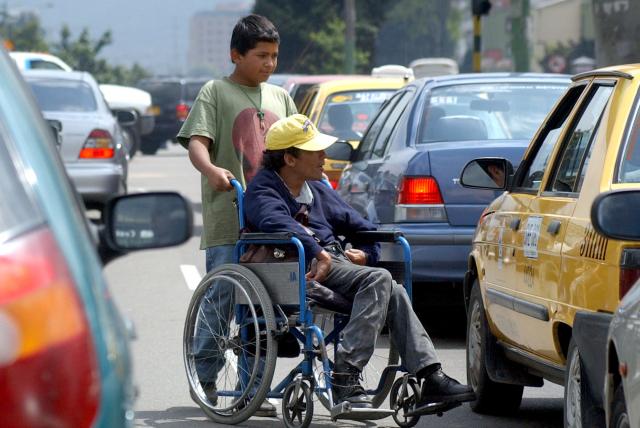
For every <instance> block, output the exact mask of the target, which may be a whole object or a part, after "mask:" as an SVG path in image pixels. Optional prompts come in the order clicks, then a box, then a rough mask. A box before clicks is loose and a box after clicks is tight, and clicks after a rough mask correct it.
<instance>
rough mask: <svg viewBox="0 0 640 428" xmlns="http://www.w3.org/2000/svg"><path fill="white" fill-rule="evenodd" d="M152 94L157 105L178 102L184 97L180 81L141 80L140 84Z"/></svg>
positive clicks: (140, 86)
mask: <svg viewBox="0 0 640 428" xmlns="http://www.w3.org/2000/svg"><path fill="white" fill-rule="evenodd" d="M138 87H139V88H140V89H142V90H145V91H147V92H149V93H150V94H151V98H152V99H153V103H154V104H155V105H167V104H168V105H173V104H177V103H178V102H179V101H180V99H181V98H182V96H181V94H180V83H179V82H153V81H146V82H141V83H140V84H139V86H138Z"/></svg>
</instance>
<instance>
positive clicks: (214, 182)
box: [207, 166, 235, 192]
mask: <svg viewBox="0 0 640 428" xmlns="http://www.w3.org/2000/svg"><path fill="white" fill-rule="evenodd" d="M233 178H235V177H234V176H233V174H232V173H231V171H228V170H226V169H224V168H220V167H218V166H213V168H212V169H211V170H210V172H209V173H208V174H207V181H208V182H209V186H211V187H212V188H213V189H214V190H216V191H218V192H228V191H229V190H233V186H232V185H231V179H233Z"/></svg>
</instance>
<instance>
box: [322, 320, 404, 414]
mask: <svg viewBox="0 0 640 428" xmlns="http://www.w3.org/2000/svg"><path fill="white" fill-rule="evenodd" d="M336 316H337V317H338V318H337V320H338V322H346V321H347V318H345V316H344V315H336V314H335V313H334V312H330V311H326V312H324V311H323V312H317V313H314V314H313V322H314V324H315V325H316V326H318V328H320V330H322V332H323V333H324V335H325V337H326V335H327V334H329V333H330V332H332V331H333V330H334V321H335V320H336ZM336 340H337V338H336ZM335 345H336V342H335V341H331V342H330V343H325V347H326V350H327V357H328V358H329V366H330V367H331V368H332V369H333V362H334V360H335ZM377 345H378V346H377V348H378V347H379V348H381V349H380V351H378V350H376V351H375V352H374V354H373V355H372V356H371V359H370V360H369V362H368V363H367V365H366V366H365V367H364V370H363V371H362V386H363V387H364V389H365V390H367V391H373V390H376V389H377V388H378V386H379V383H380V380H381V377H382V372H383V370H384V369H385V368H386V367H387V366H390V365H395V364H398V361H399V360H400V356H399V354H398V351H397V349H396V347H395V346H394V344H393V341H392V340H391V339H390V338H389V336H388V335H385V334H381V335H380V336H379V337H378V343H377ZM396 373H397V372H389V373H388V375H387V376H386V377H385V379H384V383H383V384H382V385H381V387H380V390H379V391H378V392H377V393H376V394H371V395H370V398H371V402H372V404H373V407H375V408H378V407H380V406H381V405H382V403H384V400H385V399H386V398H387V395H389V391H390V390H391V387H392V386H393V382H394V380H395V378H396ZM330 375H331V374H330V373H325V372H324V369H323V365H322V360H321V359H320V356H318V357H317V358H314V360H313V376H314V380H315V384H316V386H318V387H321V388H324V387H325V386H326V379H327V378H328V377H329V376H330ZM316 395H317V396H318V399H319V400H320V402H321V403H322V405H323V406H324V407H325V408H326V409H331V407H333V403H331V402H330V401H329V395H328V394H327V393H324V392H320V391H316Z"/></svg>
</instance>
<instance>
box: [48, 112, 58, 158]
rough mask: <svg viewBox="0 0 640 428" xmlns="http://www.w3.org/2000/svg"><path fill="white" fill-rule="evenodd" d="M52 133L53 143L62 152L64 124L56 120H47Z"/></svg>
mask: <svg viewBox="0 0 640 428" xmlns="http://www.w3.org/2000/svg"><path fill="white" fill-rule="evenodd" d="M47 122H48V123H49V127H50V128H51V133H52V134H53V141H55V143H56V148H57V149H58V150H60V147H62V122H60V121H59V120H55V119H47Z"/></svg>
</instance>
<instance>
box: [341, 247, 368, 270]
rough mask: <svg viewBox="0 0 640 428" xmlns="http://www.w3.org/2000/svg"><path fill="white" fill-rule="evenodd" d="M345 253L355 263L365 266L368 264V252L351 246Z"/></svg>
mask: <svg viewBox="0 0 640 428" xmlns="http://www.w3.org/2000/svg"><path fill="white" fill-rule="evenodd" d="M344 254H345V255H346V256H347V257H348V258H349V260H351V263H353V264H355V265H360V266H364V265H366V264H367V254H366V253H365V252H364V251H362V250H356V249H355V248H349V249H348V250H346V251H345V252H344Z"/></svg>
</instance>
